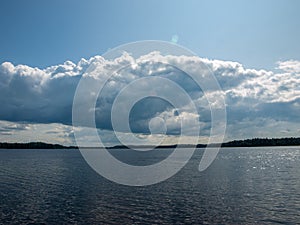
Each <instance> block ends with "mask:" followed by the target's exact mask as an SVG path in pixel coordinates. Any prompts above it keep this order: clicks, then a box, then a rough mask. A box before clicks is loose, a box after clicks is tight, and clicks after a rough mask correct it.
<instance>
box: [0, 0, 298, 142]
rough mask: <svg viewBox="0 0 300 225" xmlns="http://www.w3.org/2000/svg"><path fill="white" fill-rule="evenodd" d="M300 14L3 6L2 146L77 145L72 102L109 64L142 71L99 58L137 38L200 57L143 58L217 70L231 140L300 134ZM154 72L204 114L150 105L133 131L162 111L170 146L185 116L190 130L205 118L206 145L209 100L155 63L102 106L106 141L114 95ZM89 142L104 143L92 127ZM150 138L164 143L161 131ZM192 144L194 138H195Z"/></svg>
mask: <svg viewBox="0 0 300 225" xmlns="http://www.w3.org/2000/svg"><path fill="white" fill-rule="evenodd" d="M299 9H300V1H297V0H273V1H271V0H264V1H261V0H254V1H221V0H220V1H196V0H195V1H190V0H188V1H170V0H165V1H158V0H153V1H141V0H132V1H127V0H124V1H116V0H115V1H114V0H112V1H98V0H97V1H96V0H91V1H76V0H65V1H61V0H51V1H40V0H27V1H16V0H10V1H1V3H0V27H1V35H0V104H1V109H0V142H1V141H12V142H14V141H25V142H28V141H37V140H38V141H46V142H53V143H62V144H74V130H73V129H72V126H71V125H72V124H71V122H72V121H71V120H72V102H73V97H74V93H75V89H76V86H77V84H78V82H79V80H80V78H82V75H83V74H85V72H86V71H87V68H89V67H90V66H93V65H98V66H99V65H100V69H99V71H100V72H99V74H100V75H99V76H100V78H103V77H105V76H106V75H107V74H110V73H113V68H115V67H116V68H118V67H120V66H121V65H123V64H122V63H128V62H130V63H133V64H134V65H135V64H137V62H138V60H139V59H137V58H133V57H132V56H130V55H126V54H125V55H122V56H120V57H119V58H118V59H117V60H115V61H109V60H107V59H106V60H104V59H103V58H101V57H100V56H101V55H102V54H104V53H105V52H106V51H108V50H109V49H112V48H115V47H116V46H119V45H121V44H125V43H128V42H135V41H142V40H162V41H170V42H171V40H172V39H173V40H176V41H177V43H178V44H179V45H182V46H184V47H186V48H188V49H190V50H192V51H193V52H195V53H196V54H197V55H198V56H199V57H200V58H197V59H195V58H192V57H190V58H189V57H187V56H181V57H180V56H175V55H170V56H169V57H166V56H164V55H159V54H158V55H155V54H154V55H151V54H145V55H143V56H141V57H144V58H146V59H149V60H154V58H153V57H157V58H160V59H163V60H165V61H166V62H168V63H170V62H172V63H174V62H176V63H175V64H176V66H179V68H182V67H183V68H185V67H190V69H193V68H194V66H197V65H200V64H205V65H206V66H208V67H209V68H210V70H211V71H212V72H213V73H214V75H215V77H216V79H217V80H218V81H219V83H220V85H221V88H222V90H223V91H224V95H225V100H226V106H227V133H226V137H225V140H232V139H244V138H252V137H290V136H300V129H299V127H300V120H299V111H300V44H299V40H300V14H299ZM156 54H157V53H156ZM191 62H193V63H194V64H192V65H191V64H190V63H191ZM141 68H144V69H141ZM145 68H146V69H149V71H147V70H145ZM195 68H196V67H195ZM195 68H194V69H195ZM150 71H151V74H153V76H156V75H157V76H160V75H161V74H163V76H164V77H168V76H169V78H171V80H172V81H174V82H176V83H177V84H180V85H182V87H183V88H184V89H185V90H188V91H187V92H188V94H189V95H191V96H192V97H193V101H195V102H196V103H197V110H198V111H199V113H200V114H201V115H195V114H193V113H192V111H190V109H189V108H188V106H187V105H184V104H183V105H182V108H183V109H184V110H187V111H186V112H184V113H182V115H181V114H180V115H175V114H176V113H178V112H176V113H175V111H174V110H173V111H172V109H170V107H169V106H168V105H166V104H165V103H163V102H159V101H153V102H151V101H150V102H147V101H148V100H147V101H145V102H142V103H141V104H140V105H138V106H137V107H136V108H135V109H134V110H133V111H134V112H135V113H136V114H134V113H133V115H131V116H132V121H134V124H133V125H132V127H134V129H135V130H136V131H137V133H139V134H140V135H146V134H147V132H148V131H149V129H148V125H149V120H150V119H151V118H152V117H154V116H157V115H158V116H159V117H160V118H161V119H162V120H164V121H165V123H166V126H167V127H168V126H169V128H170V129H169V128H168V129H169V130H168V133H167V141H166V143H173V142H174V141H176V140H175V138H174V136H176V135H174V134H177V133H178V132H179V131H178V130H179V128H180V126H179V124H178V123H177V122H178V119H177V118H176V116H181V117H182V118H183V119H185V120H186V121H187V122H188V123H189V124H190V127H191V130H193V129H194V127H193V124H195V121H198V120H199V117H198V116H200V117H201V118H202V119H203V121H200V122H201V127H202V128H203V130H204V133H203V136H201V137H200V139H201V138H203V139H201V140H200V139H199V140H200V142H201V141H204V142H205V141H206V140H207V134H208V133H207V131H208V130H209V129H210V124H209V122H207V121H208V120H209V116H208V115H209V112H207V110H206V109H204V108H203V107H202V106H203V105H205V99H204V97H203V94H202V93H200V92H199V88H198V89H195V88H194V86H195V85H192V84H191V83H189V82H187V80H186V78H183V74H182V73H180V72H179V71H173V70H172V69H170V68H168V67H166V66H162V65H161V64H155V63H154V64H153V65H147V64H145V65H139V66H134V67H132V71H131V72H130V71H127V70H124V71H123V72H124V73H123V74H120V76H119V78H120V79H119V78H118V77H114V78H112V83H111V86H110V85H108V87H107V88H106V89H105V90H106V92H105V91H104V92H103V95H104V96H102V97H103V99H101V98H99V99H98V100H97V101H98V102H97V104H98V105H97V108H96V109H95V115H96V117H97V118H96V120H97V123H98V124H99V127H100V128H102V130H101V131H99V132H100V133H101V135H102V137H103V139H104V142H105V143H106V144H107V145H114V144H116V143H117V142H116V139H115V136H114V135H111V123H110V121H109V119H110V117H109V113H110V110H111V107H112V104H113V97H115V96H116V94H117V93H118V91H119V89H120V88H121V87H123V86H125V85H128V84H129V83H130V82H132V80H131V78H132V77H135V78H138V79H139V78H143V76H145V74H146V73H148V72H149V73H150ZM162 71H163V72H165V74H164V73H163V72H162ZM170 74H171V75H172V74H173V76H171V75H170ZM101 76H102V77H101ZM96 78H97V77H96ZM96 78H95V77H91V79H96ZM98 78H99V77H98ZM158 83H159V82H158ZM157 87H159V85H158V86H157ZM118 88H119V89H118ZM212 92H213V93H214V91H213V90H212ZM90 94H92V93H90ZM133 94H134V93H133ZM136 94H139V93H136ZM175 94H178V93H174V95H175ZM214 94H216V95H217V94H218V93H217V92H216V93H214ZM100 103H101V104H100ZM145 105H146V106H147V105H148V106H149V105H151V106H152V109H155V110H156V111H155V110H154V111H153V110H152V111H151V110H149V107H148V108H147V107H146V109H145V107H144V108H143V106H145ZM206 106H207V105H206ZM91 112H92V111H91ZM120 113H122V112H120ZM121 116H122V115H120V117H121ZM155 122H157V123H155ZM160 122H161V121H160ZM160 122H159V121H154V122H153V124H152V125H153V126H154V129H159V128H161V127H159V126H160V125H161V124H160ZM156 125H157V127H155V126H156ZM195 129H197V127H195ZM205 132H206V133H205ZM123 135H124V137H125V138H126V137H127V136H126V135H127V134H126V133H123ZM81 138H82V140H84V141H87V142H88V143H92V142H93V141H95V140H94V139H93V137H91V136H90V135H89V131H83V132H82V137H81ZM151 138H152V139H151V140H150V141H153V142H155V141H156V140H157V139H159V135H158V136H155V135H154V136H151ZM205 138H206V139H205ZM185 140H186V141H187V142H189V139H188V137H186V139H185Z"/></svg>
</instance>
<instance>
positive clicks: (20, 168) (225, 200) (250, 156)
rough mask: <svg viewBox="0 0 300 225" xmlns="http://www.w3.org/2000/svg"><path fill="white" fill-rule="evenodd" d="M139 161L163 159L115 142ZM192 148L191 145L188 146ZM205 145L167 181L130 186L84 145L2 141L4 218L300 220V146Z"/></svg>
mask: <svg viewBox="0 0 300 225" xmlns="http://www.w3.org/2000/svg"><path fill="white" fill-rule="evenodd" d="M112 151H113V153H112V154H114V155H115V156H116V157H120V158H122V157H123V159H124V160H125V161H126V160H127V161H131V163H133V164H135V163H136V164H139V163H141V162H144V163H145V162H146V164H147V163H150V162H156V161H160V160H161V159H163V158H165V157H166V156H167V155H168V154H170V152H171V151H172V149H163V150H162V149H161V150H155V151H151V153H148V154H147V155H146V157H144V159H143V160H138V159H139V157H135V156H133V153H132V152H130V151H129V152H128V154H127V152H126V151H127V150H124V149H115V150H112ZM182 151H184V149H182ZM202 154H203V149H198V150H196V152H195V154H194V155H193V157H192V159H191V160H190V161H189V163H188V164H187V165H186V166H185V167H184V168H183V169H182V170H181V171H180V172H179V173H177V174H176V175H175V176H173V177H172V178H170V179H168V180H166V181H165V182H162V183H159V184H155V185H151V186H146V187H129V186H123V185H120V184H116V183H113V182H111V181H108V180H106V179H105V178H103V177H101V176H100V175H98V174H97V173H96V172H94V171H93V170H92V169H91V168H90V167H89V166H88V165H87V163H86V162H85V161H84V160H83V158H82V156H81V154H80V152H79V151H78V150H75V149H72V150H64V149H62V150H56V149H49V150H43V149H37V150H32V149H24V150H18V149H13V150H6V149H0V161H1V163H0V223H1V224H29V223H32V224H33V223H34V224H183V223H185V224H254V223H258V224H297V223H298V224H299V223H300V147H260V148H223V149H222V150H221V151H220V153H219V154H218V156H217V158H216V160H215V161H214V162H213V164H212V165H211V166H210V167H209V168H208V169H207V170H205V171H204V172H199V171H198V165H199V162H200V159H201V156H202Z"/></svg>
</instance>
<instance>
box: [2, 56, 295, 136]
mask: <svg viewBox="0 0 300 225" xmlns="http://www.w3.org/2000/svg"><path fill="white" fill-rule="evenodd" d="M171 65H172V66H171ZM199 65H203V66H205V67H201V68H209V70H210V71H211V72H212V73H213V74H214V75H215V77H216V79H217V80H218V81H219V83H220V86H221V88H222V90H223V91H224V93H225V100H226V106H227V111H228V113H227V114H228V118H227V122H228V131H227V133H228V137H230V138H231V137H232V138H234V137H233V134H236V136H239V135H238V134H237V133H238V131H237V130H238V129H241V130H242V132H243V135H244V136H245V137H247V134H249V136H251V135H254V134H253V132H252V131H253V130H256V131H257V127H259V129H262V130H263V129H266V128H267V127H270V123H272V124H274V123H275V124H280V126H281V128H279V127H276V129H278V130H271V129H270V130H268V132H270V136H272V134H274V136H276V134H278V135H280V134H283V133H285V134H286V133H288V132H289V131H290V134H297V132H298V131H297V132H296V130H295V129H296V128H294V126H292V128H291V129H290V128H289V127H288V126H290V125H291V124H297V125H298V123H299V122H300V121H299V111H300V61H295V60H290V61H285V62H278V68H277V69H279V70H278V71H276V72H274V71H266V70H255V69H247V68H244V67H243V65H242V64H240V63H237V62H230V61H221V60H209V59H205V58H199V57H195V56H193V57H190V56H172V55H166V56H164V55H161V54H160V53H159V52H152V53H149V54H147V55H144V56H141V57H139V58H137V59H136V58H133V57H132V56H131V55H130V54H128V53H124V54H123V55H121V56H120V57H119V58H116V59H115V60H106V59H104V58H103V57H101V56H95V57H92V58H90V59H88V60H86V59H81V60H80V61H79V62H78V63H77V64H75V63H73V62H70V61H67V62H65V63H64V64H61V65H56V66H51V67H48V68H46V69H39V68H32V67H29V66H26V65H13V64H12V63H9V62H5V63H2V64H1V65H0V102H1V110H0V120H2V121H10V122H13V123H14V125H13V126H15V125H16V128H13V127H5V126H2V127H1V130H0V133H2V134H6V135H9V134H13V132H14V131H15V130H22V129H25V130H26V129H27V128H26V127H23V128H22V126H23V125H21V124H25V123H27V124H53V123H55V124H62V125H63V126H69V125H71V124H72V120H71V118H72V103H73V97H74V93H75V90H76V87H77V84H78V82H79V80H80V79H81V78H82V79H89V80H90V82H91V85H93V84H98V83H99V82H104V81H106V80H107V79H108V78H109V77H110V76H111V75H112V74H113V76H111V77H110V78H109V79H108V80H107V82H106V85H105V87H104V88H103V90H102V92H101V93H100V97H99V98H98V99H97V104H96V109H95V110H91V111H90V113H95V115H96V122H97V127H98V128H101V129H102V130H107V131H109V130H112V124H111V122H110V120H111V109H112V104H113V102H114V100H115V98H116V96H117V95H118V94H119V93H120V91H121V90H122V91H123V92H122V93H123V94H124V95H125V97H124V98H123V100H122V102H121V103H122V104H124V106H126V104H129V103H130V100H131V99H132V98H135V96H139V95H141V94H147V93H148V94H149V93H150V94H151V93H152V95H153V96H170V95H173V96H176V98H177V100H178V101H177V103H178V106H176V107H174V106H173V105H172V104H170V103H168V102H166V101H164V100H162V99H159V98H155V97H152V98H145V99H143V100H141V101H139V102H137V104H135V105H134V107H133V108H132V109H131V112H130V116H129V120H130V128H131V130H132V131H133V132H135V133H139V134H141V135H147V134H149V132H150V130H149V122H150V121H151V119H152V118H154V117H160V118H162V119H163V120H164V121H165V125H166V128H167V135H170V136H172V135H175V136H176V135H178V134H179V133H180V123H179V122H178V121H179V118H180V119H185V120H186V121H187V124H189V125H190V129H191V130H192V129H196V126H194V125H195V124H196V123H195V121H200V123H201V129H202V134H203V135H207V134H208V133H209V129H210V119H211V118H210V111H209V104H208V101H207V99H206V97H207V95H211V96H216V97H215V99H216V101H215V103H214V104H218V96H219V94H218V92H217V90H215V89H214V88H213V87H211V86H210V85H209V83H208V82H207V83H205V82H206V81H207V77H206V72H207V71H204V70H203V71H199V70H197V69H198V68H199ZM178 68H183V70H184V71H186V70H187V71H192V72H193V73H198V74H199V76H200V77H201V79H202V80H203V84H207V87H205V88H206V89H207V91H208V92H209V93H207V95H206V96H205V95H204V94H203V91H202V89H201V87H199V86H198V85H197V84H196V82H195V81H193V80H192V79H191V78H190V77H189V76H188V75H187V74H186V73H185V72H183V71H181V70H179V69H178ZM90 71H92V72H90ZM149 76H151V77H163V78H166V79H169V80H171V81H172V82H173V83H174V84H176V85H178V86H180V87H181V88H182V90H184V91H185V92H186V93H187V94H188V95H189V96H190V98H191V100H192V101H193V102H194V103H195V105H196V109H197V112H198V113H199V115H198V114H195V113H194V112H193V111H192V108H191V107H190V102H186V101H184V95H183V94H180V92H179V91H174V86H172V85H169V84H168V83H162V82H161V80H160V79H157V80H155V79H153V80H152V81H151V83H147V82H148V81H147V82H146V81H144V82H143V81H142V80H141V81H140V82H139V83H138V85H136V86H134V87H133V88H131V89H128V90H127V91H126V87H127V86H128V85H129V84H131V83H132V82H133V81H135V80H137V79H139V78H145V77H149ZM124 88H125V89H124ZM124 90H125V91H124ZM86 94H87V95H95V94H96V93H92V92H90V91H89V89H87V90H86ZM83 105H84V99H83ZM119 117H120V118H122V112H121V111H120V112H119ZM259 124H261V126H259ZM152 128H153V129H154V130H159V129H161V124H160V123H159V122H157V121H156V123H152ZM251 129H252V130H251ZM45 133H47V134H48V135H50V134H52V135H56V136H58V137H60V138H69V139H68V140H71V139H72V138H73V137H72V135H73V133H72V132H71V130H68V129H65V131H64V132H62V131H61V130H58V131H57V130H48V131H47V132H45ZM158 133H159V132H158ZM107 140H109V137H108V135H107ZM110 141H111V142H113V141H114V138H112V139H111V140H110Z"/></svg>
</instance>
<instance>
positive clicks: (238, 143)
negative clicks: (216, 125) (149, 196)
mask: <svg viewBox="0 0 300 225" xmlns="http://www.w3.org/2000/svg"><path fill="white" fill-rule="evenodd" d="M217 146H218V147H220V146H221V147H268V146H300V138H295V137H290V138H253V139H245V140H234V141H229V142H225V143H222V144H210V145H209V146H207V145H206V144H198V145H197V146H196V148H205V147H217ZM130 147H132V148H153V146H134V145H132V146H129V147H127V146H124V145H116V146H113V147H107V148H108V149H129V148H130ZM175 147H177V145H162V146H157V147H155V148H175ZM180 147H182V148H190V147H194V145H189V144H184V145H180ZM81 148H97V147H81ZM0 149H79V147H78V146H64V145H60V144H49V143H44V142H29V143H7V142H2V143H0Z"/></svg>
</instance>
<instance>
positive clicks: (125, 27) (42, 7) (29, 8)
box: [0, 0, 300, 69]
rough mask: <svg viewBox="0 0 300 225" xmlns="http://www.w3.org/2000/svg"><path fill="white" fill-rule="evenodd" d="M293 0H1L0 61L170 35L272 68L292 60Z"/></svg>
mask: <svg viewBox="0 0 300 225" xmlns="http://www.w3.org/2000/svg"><path fill="white" fill-rule="evenodd" d="M299 8H300V2H299V1H297V0H294V1H292V0H264V1H260V0H254V1H197V0H195V1H173V0H172V1H170V0H166V1H158V0H154V1H139V0H135V1H114V0H112V1H96V0H92V1H76V0H72V1H71V0H66V1H60V0H51V1H39V0H28V1H17V0H10V1H1V7H0V27H1V30H2V32H1V36H0V51H1V54H0V62H4V61H10V62H13V63H14V64H26V65H30V66H33V67H34V66H37V67H42V68H43V67H47V66H50V65H55V64H58V63H63V62H64V61H66V60H71V61H78V60H80V58H82V57H83V58H89V57H91V56H94V55H97V54H103V53H104V52H105V51H107V49H109V48H113V47H115V46H118V45H120V44H124V43H127V42H132V41H139V40H149V39H155V40H164V41H169V40H171V38H172V36H173V35H178V37H179V41H178V43H179V44H181V45H183V46H185V47H187V48H189V49H191V50H192V51H194V52H195V53H197V54H198V55H199V56H201V57H207V58H211V59H222V60H232V61H238V62H241V63H242V64H244V65H245V66H247V67H251V68H264V69H274V67H275V63H276V62H277V61H284V60H289V59H299V58H300V45H299V40H300V29H299V28H300V16H299Z"/></svg>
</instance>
